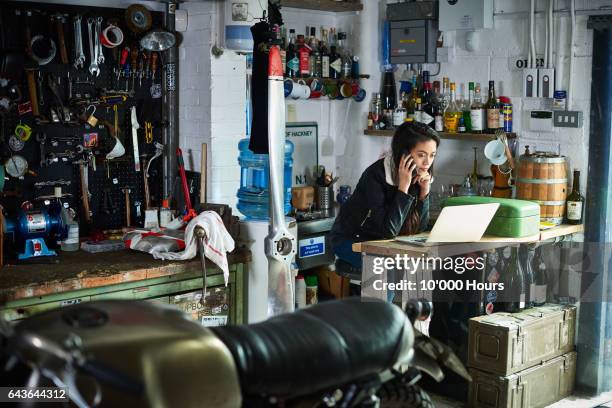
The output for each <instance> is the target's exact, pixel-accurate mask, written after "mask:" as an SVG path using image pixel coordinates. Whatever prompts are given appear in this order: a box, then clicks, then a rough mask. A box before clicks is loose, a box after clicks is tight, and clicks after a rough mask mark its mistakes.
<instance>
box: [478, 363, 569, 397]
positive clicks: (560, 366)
mask: <svg viewBox="0 0 612 408" xmlns="http://www.w3.org/2000/svg"><path fill="white" fill-rule="evenodd" d="M470 375H471V376H472V382H471V383H470V392H469V397H468V407H472V408H544V407H547V406H549V405H550V404H552V403H554V402H556V401H559V400H561V399H563V398H565V397H568V396H570V395H571V394H572V393H573V392H574V381H575V379H576V352H575V351H572V352H570V353H567V354H564V355H562V356H559V357H555V358H553V359H551V360H548V361H546V362H544V363H542V364H540V365H536V366H534V367H531V368H528V369H526V370H523V371H519V372H518V373H515V374H510V375H508V376H506V377H502V376H500V375H498V374H490V373H487V372H484V371H480V370H476V369H474V368H470Z"/></svg>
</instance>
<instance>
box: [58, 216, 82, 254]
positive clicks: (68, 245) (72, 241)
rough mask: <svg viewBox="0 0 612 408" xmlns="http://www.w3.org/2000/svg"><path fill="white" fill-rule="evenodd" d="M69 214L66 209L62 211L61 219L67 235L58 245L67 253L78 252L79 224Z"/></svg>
mask: <svg viewBox="0 0 612 408" xmlns="http://www.w3.org/2000/svg"><path fill="white" fill-rule="evenodd" d="M70 212H71V210H69V209H66V208H64V209H63V210H62V219H63V221H64V223H65V224H66V226H67V229H68V235H67V236H66V238H65V239H64V240H63V241H62V242H61V243H60V248H61V250H62V251H67V252H71V251H78V250H79V223H78V222H76V220H75V219H74V217H73V216H71V214H70Z"/></svg>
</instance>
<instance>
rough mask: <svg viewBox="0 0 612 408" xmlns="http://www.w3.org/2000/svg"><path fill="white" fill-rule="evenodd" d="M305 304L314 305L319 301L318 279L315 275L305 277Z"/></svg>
mask: <svg viewBox="0 0 612 408" xmlns="http://www.w3.org/2000/svg"><path fill="white" fill-rule="evenodd" d="M305 280H306V304H307V305H315V304H317V303H319V281H318V279H317V277H316V275H310V276H307V277H306V279H305Z"/></svg>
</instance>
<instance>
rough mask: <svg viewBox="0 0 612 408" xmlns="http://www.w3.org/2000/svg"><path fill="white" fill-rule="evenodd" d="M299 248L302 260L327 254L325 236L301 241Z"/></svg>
mask: <svg viewBox="0 0 612 408" xmlns="http://www.w3.org/2000/svg"><path fill="white" fill-rule="evenodd" d="M298 248H299V255H298V256H299V257H300V258H308V257H311V256H317V255H322V254H324V253H325V236H322V237H315V238H307V239H301V240H300V242H299V243H298Z"/></svg>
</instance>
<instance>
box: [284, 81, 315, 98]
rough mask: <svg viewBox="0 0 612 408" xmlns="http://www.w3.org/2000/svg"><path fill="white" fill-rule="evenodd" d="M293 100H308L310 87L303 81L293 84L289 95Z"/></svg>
mask: <svg viewBox="0 0 612 408" xmlns="http://www.w3.org/2000/svg"><path fill="white" fill-rule="evenodd" d="M289 96H291V97H292V98H293V99H308V98H309V97H310V87H308V85H306V82H304V81H303V80H300V81H298V82H297V83H295V82H294V83H293V89H292V90H291V93H290V94H289Z"/></svg>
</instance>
